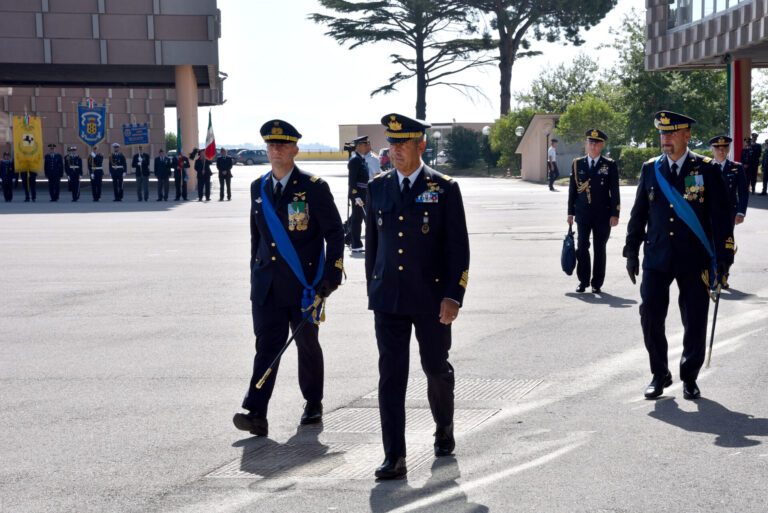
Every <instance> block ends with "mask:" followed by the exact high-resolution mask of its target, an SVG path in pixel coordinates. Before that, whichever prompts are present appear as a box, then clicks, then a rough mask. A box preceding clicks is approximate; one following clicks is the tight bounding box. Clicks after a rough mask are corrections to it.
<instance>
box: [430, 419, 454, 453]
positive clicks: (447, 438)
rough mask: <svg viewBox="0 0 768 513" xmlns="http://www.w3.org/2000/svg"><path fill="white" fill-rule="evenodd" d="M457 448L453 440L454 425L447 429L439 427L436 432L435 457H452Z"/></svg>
mask: <svg viewBox="0 0 768 513" xmlns="http://www.w3.org/2000/svg"><path fill="white" fill-rule="evenodd" d="M455 447H456V440H454V438H453V423H451V424H450V425H448V426H445V427H440V426H438V427H437V430H436V431H435V456H437V457H438V458H439V457H440V456H450V455H451V454H453V449H454V448H455Z"/></svg>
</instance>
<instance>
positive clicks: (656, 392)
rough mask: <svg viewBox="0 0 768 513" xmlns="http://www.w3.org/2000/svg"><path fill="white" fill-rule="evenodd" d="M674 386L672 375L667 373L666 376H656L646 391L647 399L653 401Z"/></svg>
mask: <svg viewBox="0 0 768 513" xmlns="http://www.w3.org/2000/svg"><path fill="white" fill-rule="evenodd" d="M670 385H672V373H671V372H669V371H667V375H666V376H654V377H653V379H652V380H651V382H650V383H649V384H648V386H647V387H646V389H645V397H646V398H647V399H653V398H654V397H659V396H660V395H661V394H663V393H664V389H665V388H666V387H668V386H670Z"/></svg>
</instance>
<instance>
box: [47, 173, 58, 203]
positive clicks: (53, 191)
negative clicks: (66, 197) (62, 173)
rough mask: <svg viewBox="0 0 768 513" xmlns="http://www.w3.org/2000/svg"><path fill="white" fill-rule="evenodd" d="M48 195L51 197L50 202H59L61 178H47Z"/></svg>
mask: <svg viewBox="0 0 768 513" xmlns="http://www.w3.org/2000/svg"><path fill="white" fill-rule="evenodd" d="M48 193H49V194H50V195H51V200H53V201H59V194H60V193H61V177H59V178H55V177H54V178H48Z"/></svg>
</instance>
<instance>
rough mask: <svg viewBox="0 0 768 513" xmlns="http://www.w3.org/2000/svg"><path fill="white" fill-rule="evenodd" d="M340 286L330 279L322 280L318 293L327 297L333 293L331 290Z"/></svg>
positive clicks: (318, 286)
mask: <svg viewBox="0 0 768 513" xmlns="http://www.w3.org/2000/svg"><path fill="white" fill-rule="evenodd" d="M337 288H339V286H338V285H334V284H333V283H331V282H330V280H320V283H319V284H318V285H317V290H315V292H317V295H318V296H320V297H322V298H326V297H328V296H330V295H331V292H333V291H334V290H336V289H337Z"/></svg>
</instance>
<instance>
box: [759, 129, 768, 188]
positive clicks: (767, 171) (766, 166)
mask: <svg viewBox="0 0 768 513" xmlns="http://www.w3.org/2000/svg"><path fill="white" fill-rule="evenodd" d="M763 144H765V151H764V152H763V160H762V163H761V167H762V170H763V192H761V193H760V196H765V195H766V194H768V190H766V189H768V139H766V140H765V142H764V143H763Z"/></svg>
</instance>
